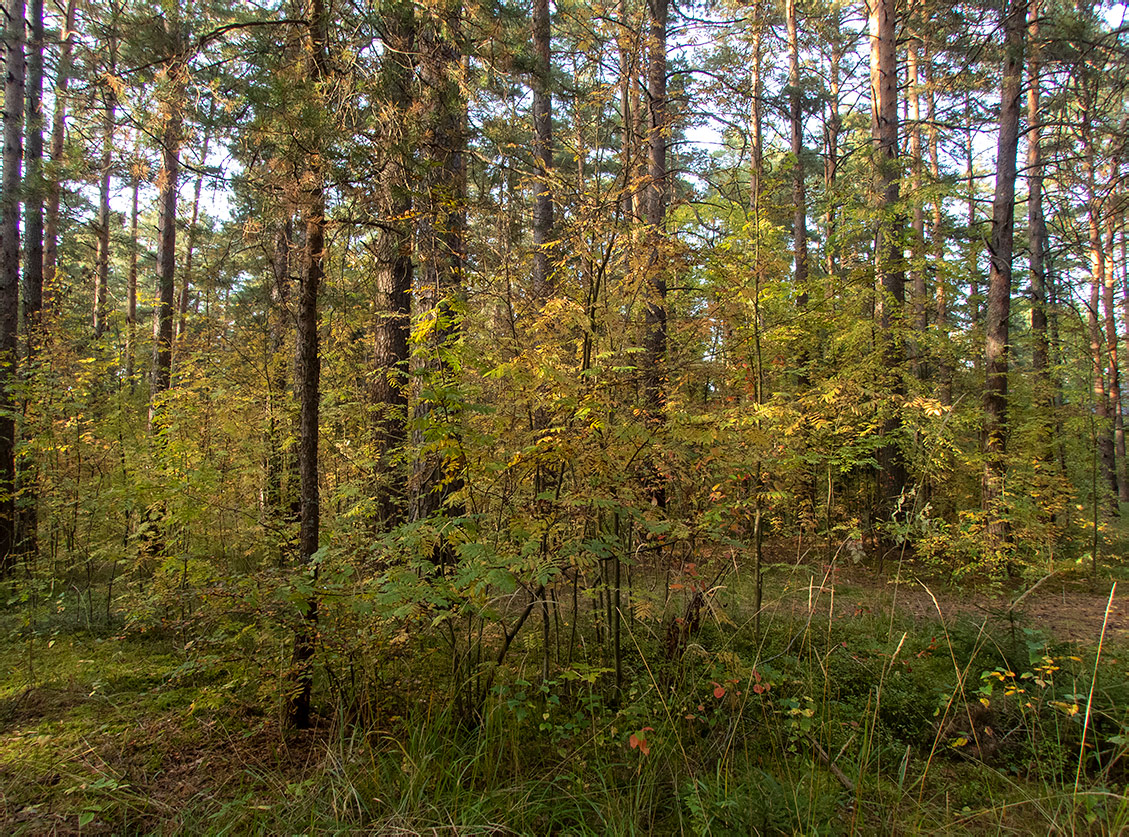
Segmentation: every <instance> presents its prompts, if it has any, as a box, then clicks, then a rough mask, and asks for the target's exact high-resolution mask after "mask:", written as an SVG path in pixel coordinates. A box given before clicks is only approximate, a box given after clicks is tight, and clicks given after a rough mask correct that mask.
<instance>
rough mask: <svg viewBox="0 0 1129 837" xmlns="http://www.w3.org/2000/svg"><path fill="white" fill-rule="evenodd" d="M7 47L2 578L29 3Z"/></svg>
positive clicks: (9, 530) (11, 523)
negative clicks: (10, 104)
mask: <svg viewBox="0 0 1129 837" xmlns="http://www.w3.org/2000/svg"><path fill="white" fill-rule="evenodd" d="M6 11H7V16H6V18H5V20H6V23H7V25H6V28H5V30H4V35H5V37H4V49H5V53H6V57H7V61H6V70H7V79H6V82H5V85H4V101H5V102H18V103H19V104H18V105H16V106H15V107H6V108H5V109H4V174H3V178H2V179H0V577H3V576H5V575H7V574H8V573H9V572H10V571H11V569H12V567H13V565H14V562H15V558H16V550H17V547H18V544H17V532H16V502H15V488H16V459H15V456H16V421H15V413H16V400H15V389H16V386H17V383H18V375H19V362H18V348H17V346H18V344H17V328H18V317H17V312H18V311H19V302H20V174H21V168H22V165H23V128H24V37H25V34H24V2H23V0H11V2H9V4H8V7H7V10H6Z"/></svg>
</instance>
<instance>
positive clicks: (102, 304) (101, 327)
mask: <svg viewBox="0 0 1129 837" xmlns="http://www.w3.org/2000/svg"><path fill="white" fill-rule="evenodd" d="M111 5H112V4H111ZM116 17H117V14H116V9H115V10H114V11H113V12H111V20H110V39H109V44H108V49H107V52H108V55H109V60H108V64H107V67H106V71H105V72H106V74H107V75H112V74H113V73H114V72H115V71H116V66H115V65H116V63H117V62H116V58H117V49H118V48H117V38H116V37H115V30H116V28H117V20H116ZM102 107H103V111H102V166H101V169H100V172H99V190H98V197H99V201H98V256H97V270H96V273H97V280H96V286H95V289H94V337H95V338H100V337H101V336H102V334H103V333H104V332H105V330H106V313H107V312H106V304H107V302H108V300H109V295H110V168H111V166H112V164H113V151H114V129H115V127H116V125H117V97H116V96H115V95H114V89H113V88H112V87H111V86H110V83H109V82H106V83H105V86H104V87H103V89H102Z"/></svg>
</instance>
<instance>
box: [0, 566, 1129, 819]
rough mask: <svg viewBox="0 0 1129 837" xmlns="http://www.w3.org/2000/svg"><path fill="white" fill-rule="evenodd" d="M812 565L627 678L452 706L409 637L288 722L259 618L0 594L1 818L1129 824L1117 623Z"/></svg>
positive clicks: (500, 685) (512, 691)
mask: <svg viewBox="0 0 1129 837" xmlns="http://www.w3.org/2000/svg"><path fill="white" fill-rule="evenodd" d="M809 569H810V568H795V567H788V568H776V569H774V570H773V571H772V572H771V573H770V577H769V592H770V596H769V600H770V601H771V602H772V603H773V604H772V608H771V610H770V612H769V613H768V614H766V618H765V626H766V627H765V631H764V635H763V636H761V637H757V636H754V634H753V629H752V624H753V619H752V614H751V612H750V611H749V609H748V605H747V602H749V601H751V596H749V595H748V591H747V590H746V589H745V588H746V587H747V585H748V579H741V578H733V579H729V580H728V586H727V588H726V589H725V590H724V591H723V592H722V593H721V594H720V595H721V596H722V597H723V599H724V601H725V603H726V605H727V606H726V607H724V608H721V609H718V610H717V613H719V614H724V615H719V616H718V617H717V618H716V619H714V620H710V621H706V622H705V624H703V626H702V628H701V630H700V632H699V633H698V634H697V635H696V636H694V637H693V639H692V642H691V643H690V646H689V648H688V649H687V650H686V653H685V654H684V656H683V657H682V658H681V659H680V660H678V661H669V660H665V659H662V655H661V653H660V652H657V651H654V650H653V649H654V648H655V646H656V643H655V637H654V636H653V635H652V633H653V629H652V628H650V627H649V626H648V625H647V624H646V623H645V622H642V621H638V622H636V623H635V624H634V626H633V627H632V626H631V623H626V624H627V625H628V627H629V628H630V630H628V632H627V636H626V637H625V645H626V647H628V649H629V654H628V656H627V660H626V664H627V675H628V676H627V678H626V683H627V685H626V690H625V693H624V694H623V695H622V699H620V700H618V701H617V700H615V699H614V695H613V694H612V690H611V689H610V688H609V683H608V677H609V675H608V674H607V672H606V671H605V668H606V667H602V666H600V665H599V661H598V660H596V661H593V662H592V665H590V666H587V667H585V666H581V665H576V666H573V667H572V668H571V669H569V670H567V671H564V672H561V673H559V674H558V676H556V678H555V679H553V680H551V681H550V682H548V683H541V682H540V680H539V678H538V677H536V676H535V675H533V674H532V673H529V672H526V671H524V670H523V669H522V667H521V661H522V658H521V657H520V656H515V658H514V663H513V665H512V666H511V667H510V668H507V669H506V670H505V671H504V672H501V673H500V675H499V678H498V681H497V687H496V689H495V691H494V692H493V693H492V694H491V695H490V696H489V698H488V699H487V701H486V703H485V705H484V706H482V707H481V709H480V712H479V713H478V714H477V715H474V716H467V717H457V716H456V715H455V714H454V712H453V711H452V710H451V708H450V701H449V699H448V695H447V693H446V692H445V691H444V687H443V680H442V678H441V677H440V676H439V674H438V673H437V672H435V671H434V670H431V669H430V668H429V666H431V665H432V664H431V663H426V662H416V663H414V664H413V663H412V662H411V661H410V659H409V660H407V661H402V662H400V663H399V664H398V665H400V666H402V667H404V668H405V671H403V672H401V675H402V676H400V677H399V679H397V680H395V681H391V682H389V683H388V685H387V686H386V688H387V690H388V692H389V694H388V695H387V696H386V697H387V700H382V701H380V702H378V704H377V705H375V706H372V707H369V709H368V711H366V712H365V713H363V714H362V716H363V717H364V718H365V721H364V722H363V723H360V722H357V721H356V720H355V719H356V718H357V717H358V714H357V712H356V707H355V706H353V705H347V704H349V700H348V699H349V695H348V694H347V693H346V692H345V691H343V690H338V691H337V692H336V693H334V692H333V691H332V690H331V689H329V688H328V687H325V688H322V689H321V690H320V693H321V694H322V695H323V696H328V695H332V694H335V695H336V698H335V699H336V700H337V701H338V703H333V702H332V700H333V699H328V698H327V702H326V703H325V704H323V705H322V707H321V709H322V712H321V714H320V716H319V718H320V726H319V727H318V728H317V729H315V730H313V731H310V732H304V733H292V732H287V731H285V730H284V729H283V728H282V726H281V724H280V723H279V717H278V706H279V705H280V704H281V699H280V695H279V690H278V685H277V682H276V681H275V680H274V679H272V676H270V675H269V673H268V674H265V675H264V674H263V672H264V671H266V670H267V669H268V668H269V667H268V666H266V665H265V664H264V663H262V661H263V660H268V659H277V658H278V657H279V656H280V655H281V654H284V652H285V648H283V647H281V646H279V647H275V645H274V644H277V641H276V640H273V639H271V637H270V635H269V634H267V633H264V634H263V635H262V636H260V637H258V640H257V642H258V646H255V647H252V653H248V654H243V655H239V654H229V655H224V654H222V653H213V651H214V648H216V647H219V648H222V643H218V644H217V645H216V646H212V648H213V651H209V652H207V653H205V651H204V650H202V649H204V648H205V647H207V646H206V644H204V643H201V644H198V645H187V646H186V645H185V643H184V639H183V634H178V635H177V636H176V637H171V636H160V635H146V636H133V635H130V634H113V633H103V634H97V633H92V632H90V631H87V630H82V629H78V628H76V627H75V626H73V625H69V626H63V627H60V625H59V624H54V625H52V624H51V623H50V622H48V621H47V620H41V621H40V623H39V624H37V625H36V627H35V629H34V630H33V629H32V627H31V626H30V625H29V622H28V620H27V619H26V613H25V612H24V611H21V610H20V609H18V608H16V609H12V610H9V611H8V612H6V613H4V614H2V615H0V635H2V636H3V637H5V638H6V639H5V640H3V641H0V672H3V677H2V678H0V831H3V832H4V833H11V834H42V833H80V832H81V833H107V834H109V833H162V834H178V833H179V834H198V833H208V834H278V833H291V834H298V833H309V834H313V833H342V832H349V831H358V832H360V831H363V832H365V833H384V834H425V833H426V834H442V833H447V834H506V833H514V834H550V833H552V834H576V835H580V834H647V833H688V834H713V835H727V834H795V833H803V834H840V833H861V834H873V833H894V832H897V833H921V832H933V833H938V834H968V833H982V834H1003V833H1011V834H1051V833H1061V834H1118V833H1123V832H1125V831H1127V830H1129V798H1127V796H1126V786H1125V782H1126V780H1127V778H1129V775H1127V771H1126V763H1125V753H1126V748H1127V746H1129V678H1127V672H1126V662H1127V660H1129V657H1127V656H1126V655H1127V654H1129V647H1127V645H1126V642H1125V638H1124V635H1123V634H1122V633H1118V632H1113V633H1109V634H1107V636H1106V638H1105V642H1104V645H1103V648H1102V653H1101V656H1100V658H1099V656H1098V654H1097V643H1098V637H1097V636H1095V637H1093V638H1092V640H1091V641H1089V642H1083V643H1078V642H1070V643H1067V642H1063V641H1060V640H1058V639H1057V638H1056V637H1055V636H1054V635H1053V634H1050V633H1048V632H1046V631H1044V630H1040V629H1037V627H1038V626H1036V627H1032V626H1030V625H1024V624H1023V620H1022V618H1014V615H1013V618H1005V617H1003V616H1000V610H999V607H997V606H990V607H986V608H983V609H980V610H978V609H977V608H975V607H971V606H970V604H969V602H968V601H967V597H965V599H966V600H964V601H961V600H960V599H959V598H956V597H949V598H946V597H938V598H936V599H935V598H933V593H930V592H927V591H925V590H924V589H923V588H921V587H920V586H919V585H916V584H913V585H906V586H905V587H904V588H903V587H899V588H895V586H894V585H891V584H887V583H885V581H883V580H879V581H878V582H876V581H874V580H873V579H870V580H868V579H867V578H866V577H865V576H863V575H861V574H855V575H850V574H847V575H844V576H843V577H838V578H837V577H835V576H834V575H829V576H828V577H826V578H824V577H823V574H822V573H820V572H818V571H817V572H814V573H812V572H809ZM1064 595H1065V594H1064ZM1099 598H1100V596H1099ZM895 601H896V602H898V604H895ZM244 639H245V640H246V634H245V633H244ZM431 639H432V638H431V637H422V638H419V639H418V640H417V641H418V642H419V643H420V644H421V647H422V646H425V645H426V644H427V643H428V642H429V641H431ZM532 641H533V638H532V635H531V639H530V642H532ZM272 643H274V644H272ZM252 646H254V643H252ZM535 651H536V649H535V648H531V654H532V656H534V657H535V656H536V654H534V653H532V652H535ZM435 656H437V655H434V654H433V655H428V654H422V653H421V654H418V655H416V660H417V661H418V660H430V659H432V658H434V657H435ZM413 665H414V668H413ZM530 668H531V669H535V668H536V665H535V664H534V665H531V666H530ZM1095 672H1096V673H1097V677H1096V679H1095ZM523 675H524V676H523ZM1087 710H1089V713H1088V714H1089V721H1088V726H1087V730H1086V740H1085V745H1083V736H1082V730H1083V725H1084V723H1086V722H1085V718H1086V716H1087ZM1080 753H1081V754H1082V755H1081V760H1080V758H1079V754H1080ZM1076 777H1077V779H1078V783H1077V788H1075V779H1076Z"/></svg>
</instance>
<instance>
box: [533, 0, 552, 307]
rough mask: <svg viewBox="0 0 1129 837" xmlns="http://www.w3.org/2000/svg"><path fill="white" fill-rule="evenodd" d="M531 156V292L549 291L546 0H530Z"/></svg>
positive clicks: (548, 29) (548, 38) (548, 30)
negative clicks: (533, 189)
mask: <svg viewBox="0 0 1129 837" xmlns="http://www.w3.org/2000/svg"><path fill="white" fill-rule="evenodd" d="M532 11H533V14H532V24H533V57H534V61H535V65H534V70H533V159H534V166H535V168H536V170H537V181H536V183H537V187H536V188H537V194H536V195H535V196H534V199H533V294H534V296H535V297H536V298H537V299H544V298H545V297H546V296H548V295H549V294H550V293H551V292H552V241H553V191H552V184H551V176H552V170H553V102H552V96H551V95H550V92H549V82H550V68H551V64H550V57H551V46H552V29H551V19H550V16H549V0H533V10H532Z"/></svg>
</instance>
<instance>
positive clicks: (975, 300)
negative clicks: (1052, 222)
mask: <svg viewBox="0 0 1129 837" xmlns="http://www.w3.org/2000/svg"><path fill="white" fill-rule="evenodd" d="M964 111H965V116H966V117H967V119H968V130H967V132H966V134H965V145H964V154H965V161H966V164H967V167H968V168H967V178H968V317H969V319H970V320H971V327H972V337H973V339H978V338H979V333H980V326H981V323H980V314H981V311H980V301H981V300H980V244H981V239H980V238H979V237H977V235H976V169H975V148H974V147H973V138H974V135H975V132H974V131H973V126H972V99H971V96H970V94H969V93H967V92H966V93H965V95H964ZM981 363H982V358H981V356H980V355H979V354H978V353H973V357H972V364H973V370H974V371H975V372H976V373H977V374H979V373H980V367H981Z"/></svg>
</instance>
